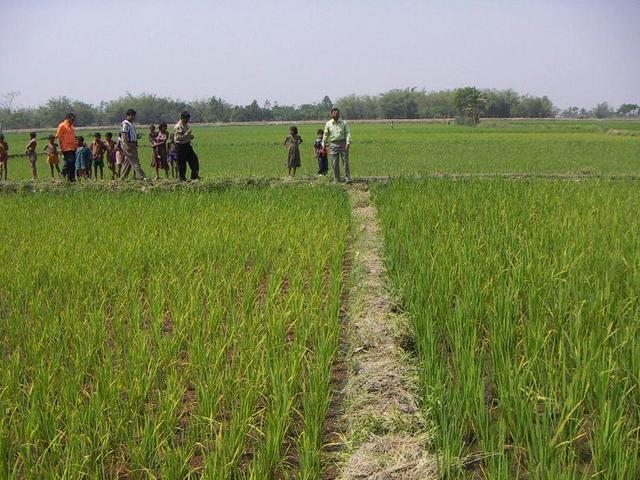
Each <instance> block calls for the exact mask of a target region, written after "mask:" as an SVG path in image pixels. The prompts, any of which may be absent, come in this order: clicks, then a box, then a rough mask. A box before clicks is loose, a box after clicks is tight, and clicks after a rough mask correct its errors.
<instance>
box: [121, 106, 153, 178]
mask: <svg viewBox="0 0 640 480" xmlns="http://www.w3.org/2000/svg"><path fill="white" fill-rule="evenodd" d="M135 119H136V111H135V110H133V109H132V108H130V109H129V110H127V118H126V119H125V120H124V122H122V127H121V128H120V133H121V134H122V147H123V150H124V165H123V167H122V173H121V174H120V178H122V179H124V178H127V177H128V176H129V172H130V171H131V169H132V168H133V171H134V172H136V175H138V177H139V178H140V179H141V180H147V176H146V175H145V174H144V170H142V167H141V166H140V159H139V158H138V132H137V131H136V126H135V125H134V123H133V122H134V121H135Z"/></svg>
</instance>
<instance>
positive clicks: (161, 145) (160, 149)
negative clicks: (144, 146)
mask: <svg viewBox="0 0 640 480" xmlns="http://www.w3.org/2000/svg"><path fill="white" fill-rule="evenodd" d="M158 129H159V130H160V131H159V132H158V133H157V134H156V138H155V139H154V141H153V144H152V146H153V151H154V152H155V154H156V158H155V162H154V164H153V166H155V167H156V180H158V179H160V169H162V170H164V174H165V175H166V177H167V178H169V164H168V163H167V124H166V123H161V124H160V125H158Z"/></svg>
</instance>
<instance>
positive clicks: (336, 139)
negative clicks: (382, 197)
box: [284, 108, 351, 183]
mask: <svg viewBox="0 0 640 480" xmlns="http://www.w3.org/2000/svg"><path fill="white" fill-rule="evenodd" d="M301 143H302V137H301V136H300V135H299V134H298V127H295V126H293V127H291V128H290V129H289V136H287V138H285V140H284V146H285V147H287V149H288V155H287V168H288V174H289V176H295V174H296V169H297V168H299V167H300V166H302V162H301V160H300V144H301ZM350 145H351V131H350V130H349V127H348V125H347V122H345V121H344V120H341V119H340V110H339V109H338V108H332V109H331V120H329V121H328V122H327V123H326V124H325V126H324V130H323V129H319V130H318V131H317V132H316V141H315V142H314V144H313V155H314V157H315V158H316V161H317V162H318V175H320V176H325V175H327V173H328V172H329V157H331V164H332V167H333V175H334V178H335V179H336V181H338V182H340V181H341V178H340V163H341V162H342V165H343V166H344V176H345V181H346V183H351V169H350V168H349V146H350Z"/></svg>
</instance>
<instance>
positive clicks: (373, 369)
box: [331, 185, 437, 480]
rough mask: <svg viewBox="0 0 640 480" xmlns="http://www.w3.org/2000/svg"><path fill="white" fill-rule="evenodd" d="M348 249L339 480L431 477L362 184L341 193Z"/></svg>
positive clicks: (404, 336)
mask: <svg viewBox="0 0 640 480" xmlns="http://www.w3.org/2000/svg"><path fill="white" fill-rule="evenodd" d="M349 195H350V197H351V202H352V221H353V224H352V234H351V235H352V251H351V252H350V254H351V268H350V273H349V280H348V285H349V287H350V290H349V296H348V300H347V310H346V316H345V321H344V323H345V325H344V328H345V331H346V335H345V336H344V340H343V341H344V342H346V345H343V352H344V353H343V354H344V356H345V363H346V364H347V365H348V371H347V378H346V381H345V382H343V387H342V390H341V391H340V392H339V393H338V396H339V397H340V398H341V405H340V407H339V408H340V411H341V412H340V414H339V415H338V418H337V419H336V420H338V421H337V422H335V423H336V424H338V425H340V426H341V430H342V431H341V434H340V436H341V438H342V440H343V442H344V446H343V448H342V451H340V452H338V453H337V454H336V455H337V456H338V457H339V459H337V460H334V461H335V463H336V467H337V468H335V469H332V470H334V471H335V472H336V473H335V474H334V475H331V477H333V478H338V479H341V480H356V479H370V480H396V479H405V480H414V479H415V480H427V479H431V478H433V479H435V478H437V462H436V458H435V457H434V456H433V455H431V454H430V453H429V451H428V450H427V448H428V445H429V435H428V430H429V425H428V424H427V422H426V420H425V419H424V418H423V415H422V412H421V410H420V404H419V382H418V371H417V362H418V359H417V358H416V356H415V348H414V345H415V343H414V341H413V329H412V327H411V325H409V323H408V319H407V317H406V316H404V315H402V314H401V313H397V312H396V311H395V310H396V309H395V308H394V302H393V299H392V296H391V294H390V292H389V290H388V279H387V274H386V269H385V266H384V261H383V239H382V234H381V231H380V226H379V225H378V220H377V210H376V208H375V205H374V204H373V202H372V199H371V197H370V193H369V190H368V186H366V185H358V186H353V187H351V188H350V189H349Z"/></svg>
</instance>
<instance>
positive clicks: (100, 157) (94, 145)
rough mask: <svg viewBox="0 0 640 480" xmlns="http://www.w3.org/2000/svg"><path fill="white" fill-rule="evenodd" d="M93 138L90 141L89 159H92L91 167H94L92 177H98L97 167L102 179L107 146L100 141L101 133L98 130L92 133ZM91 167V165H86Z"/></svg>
mask: <svg viewBox="0 0 640 480" xmlns="http://www.w3.org/2000/svg"><path fill="white" fill-rule="evenodd" d="M93 137H94V140H93V142H91V146H90V147H89V148H90V149H91V159H92V160H93V169H94V177H95V179H96V180H97V179H98V168H99V169H100V180H103V179H104V174H103V171H104V153H105V152H106V151H107V146H106V145H105V143H104V142H103V141H102V135H100V133H99V132H96V133H95V134H94V135H93ZM88 168H89V169H91V167H88ZM89 177H91V172H89Z"/></svg>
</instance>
